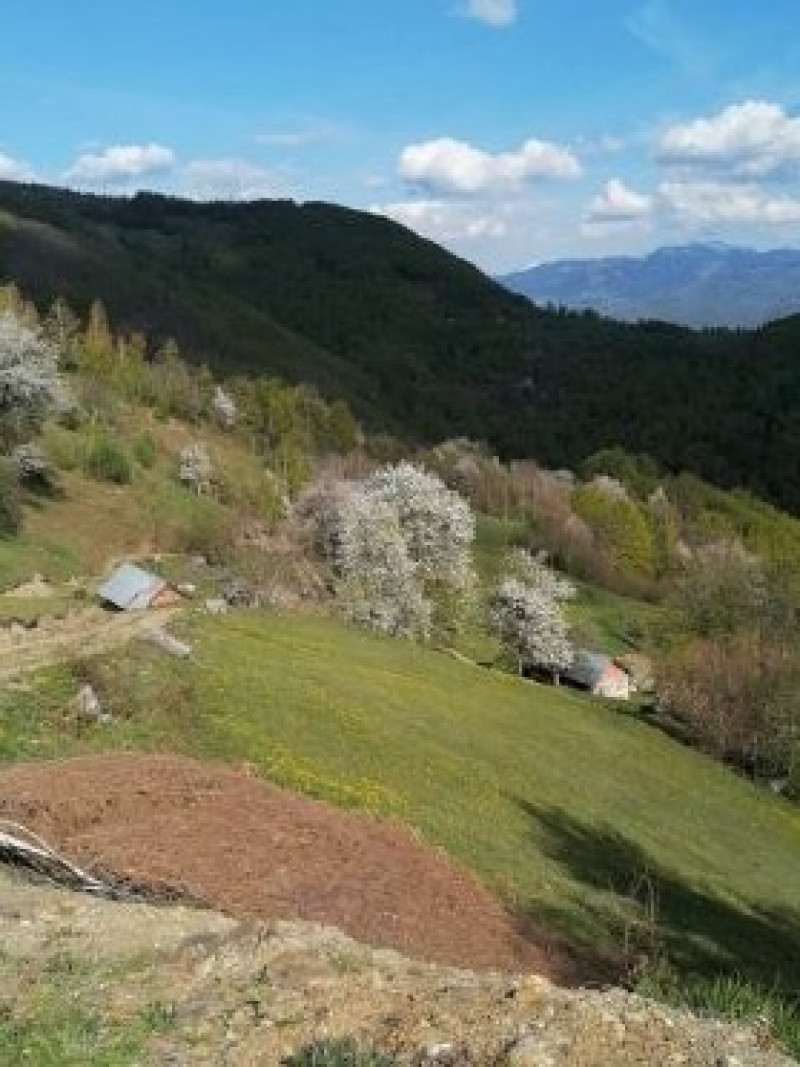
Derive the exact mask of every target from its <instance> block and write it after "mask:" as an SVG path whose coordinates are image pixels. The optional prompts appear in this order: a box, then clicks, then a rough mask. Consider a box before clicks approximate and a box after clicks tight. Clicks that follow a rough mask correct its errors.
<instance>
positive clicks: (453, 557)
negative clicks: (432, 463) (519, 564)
mask: <svg viewBox="0 0 800 1067" xmlns="http://www.w3.org/2000/svg"><path fill="white" fill-rule="evenodd" d="M364 491H365V492H366V493H367V494H368V495H370V496H372V497H374V498H375V499H377V500H382V501H384V502H385V503H386V504H388V505H389V506H390V507H391V508H392V509H393V510H394V511H395V512H396V514H397V517H398V520H399V523H400V529H401V531H402V534H403V539H404V541H405V543H406V548H407V549H408V554H409V556H410V557H411V559H412V560H413V561H414V562H415V563H416V564H417V565H418V567H419V575H420V578H421V579H422V581H424V582H443V583H445V584H446V585H449V586H452V587H455V588H460V589H466V588H467V587H468V586H469V585H470V583H471V581H472V543H473V541H474V540H475V517H474V515H473V514H472V509H471V508H470V506H469V504H468V503H467V501H466V500H464V498H463V497H462V496H460V495H459V494H458V493H456V492H454V491H453V490H452V489H448V488H447V486H446V485H445V484H444V482H443V481H442V480H441V478H439V477H437V475H435V474H429V473H428V472H427V471H424V470H421V469H420V468H419V467H415V466H414V465H413V464H412V463H406V462H403V463H398V464H397V465H396V466H389V467H382V468H381V469H380V470H378V471H376V472H375V473H374V474H373V475H371V476H370V477H369V478H367V480H366V481H365V482H364Z"/></svg>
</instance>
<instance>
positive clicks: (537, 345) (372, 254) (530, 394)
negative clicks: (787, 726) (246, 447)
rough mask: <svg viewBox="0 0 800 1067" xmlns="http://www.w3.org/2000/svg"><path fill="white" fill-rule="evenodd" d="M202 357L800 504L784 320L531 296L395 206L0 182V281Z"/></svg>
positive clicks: (406, 421) (377, 415)
mask: <svg viewBox="0 0 800 1067" xmlns="http://www.w3.org/2000/svg"><path fill="white" fill-rule="evenodd" d="M1 277H7V278H13V279H15V280H17V281H18V282H19V283H20V284H21V285H22V286H23V288H24V289H25V290H26V291H28V292H29V293H30V294H32V295H33V296H34V297H35V298H36V299H37V300H38V301H39V302H41V303H46V302H47V301H49V300H50V299H52V298H53V297H54V296H56V295H59V294H60V295H63V296H65V297H66V298H67V299H68V300H69V301H70V302H72V303H73V304H75V305H76V306H77V307H78V308H79V309H80V310H85V309H86V307H87V305H88V303H89V302H90V301H91V299H93V298H95V297H99V298H101V299H103V301H104V302H105V303H106V304H107V305H108V307H109V310H110V311H111V313H112V316H113V318H114V319H115V320H116V322H117V323H118V324H120V325H121V326H126V327H129V328H130V327H138V328H143V327H144V328H147V329H148V331H149V332H151V333H155V334H156V335H162V336H163V335H165V334H168V333H171V334H174V335H175V336H177V337H178V338H179V340H180V341H181V343H182V344H183V346H184V347H185V349H186V351H187V354H188V355H189V356H191V357H192V358H194V359H195V360H201V359H205V360H208V361H209V362H211V363H212V364H213V365H214V366H215V367H216V368H217V369H221V370H223V371H226V372H229V373H234V372H237V371H253V370H256V369H257V370H259V371H260V372H264V373H280V374H283V375H285V376H287V377H289V378H292V379H295V380H304V381H307V382H311V383H314V384H316V385H317V386H318V387H319V388H320V389H322V390H323V391H324V392H326V393H328V394H330V395H338V396H343V397H344V398H345V399H348V400H349V401H351V402H352V403H353V405H354V406H355V408H356V410H357V412H358V413H359V414H360V415H361V416H362V417H364V418H365V419H366V421H367V424H368V426H370V427H371V428H373V429H377V430H387V429H388V430H389V431H391V432H394V433H399V434H402V435H406V436H411V437H414V438H417V439H423V440H435V439H442V438H445V437H449V436H455V435H465V436H469V437H472V438H476V439H482V440H487V441H489V442H490V444H491V445H492V446H493V447H494V448H496V449H498V450H499V451H500V452H502V453H503V454H504V455H506V456H534V457H537V458H538V459H540V460H541V461H542V462H543V463H545V464H550V465H556V466H563V465H576V464H578V463H580V461H581V460H582V459H584V458H585V457H586V456H587V455H590V454H591V453H593V452H595V451H596V450H598V449H600V448H603V447H606V446H609V445H615V444H620V445H622V446H624V447H626V448H628V449H629V450H631V451H634V452H649V453H651V454H652V455H654V456H655V457H656V458H657V459H659V460H660V461H661V462H662V463H663V464H665V465H666V466H667V467H669V468H672V469H689V470H694V471H696V472H698V473H700V474H702V475H704V476H705V477H707V478H708V479H709V480H711V481H713V482H716V483H718V484H721V485H744V486H746V487H748V488H751V489H753V490H755V491H756V492H758V493H759V494H760V495H763V496H767V497H769V498H771V499H773V500H775V501H776V502H778V503H781V504H783V505H784V506H787V507H790V508H791V509H793V510H795V511H798V510H800V486H798V485H797V483H796V478H795V456H796V453H797V441H798V438H800V414H798V413H799V412H800V375H798V374H797V358H796V351H797V347H798V346H797V339H798V336H800V328H798V323H797V322H792V321H791V320H790V321H789V322H788V323H787V324H785V325H784V326H782V327H781V328H780V332H779V335H776V334H775V332H774V331H772V330H770V329H767V330H764V331H760V332H757V333H752V334H727V333H713V334H697V333H692V332H691V331H689V330H685V329H680V328H677V327H669V326H664V325H657V324H651V325H647V326H641V327H635V326H626V325H622V324H619V323H614V322H611V321H605V320H601V319H598V318H597V317H596V316H592V315H572V314H566V313H561V314H559V313H554V312H547V311H542V310H538V309H536V308H534V307H532V306H531V305H530V303H529V302H528V301H527V300H524V299H523V298H521V297H517V296H513V295H511V294H509V293H508V292H506V291H505V290H504V289H503V288H502V287H501V286H499V285H497V284H495V283H494V282H492V281H491V280H489V279H488V278H486V277H485V276H483V275H482V274H481V273H480V272H479V271H478V270H476V269H475V268H474V267H471V266H469V265H468V264H466V263H464V262H463V261H461V260H458V259H456V258H455V257H453V256H451V255H449V254H448V253H447V252H445V251H443V250H442V249H440V248H438V247H437V246H435V245H433V244H432V243H430V242H428V241H424V240H422V239H421V238H419V237H416V236H415V235H413V234H411V233H410V232H409V231H407V230H405V229H403V228H402V227H400V226H398V225H397V224H395V223H392V222H390V221H388V220H386V219H383V218H378V217H375V216H372V215H367V214H363V213H359V212H354V211H350V210H347V209H344V208H338V207H333V206H330V205H324V204H305V205H296V204H293V203H291V202H273V201H260V202H257V203H252V204H196V203H191V202H187V201H180V200H174V199H169V198H164V197H159V196H154V195H150V194H146V195H139V196H136V197H134V198H133V199H130V200H122V199H112V198H104V197H94V196H88V195H81V194H77V193H69V192H65V191H63V190H57V189H48V188H43V187H38V186H23V185H18V184H13V183H0V278H1Z"/></svg>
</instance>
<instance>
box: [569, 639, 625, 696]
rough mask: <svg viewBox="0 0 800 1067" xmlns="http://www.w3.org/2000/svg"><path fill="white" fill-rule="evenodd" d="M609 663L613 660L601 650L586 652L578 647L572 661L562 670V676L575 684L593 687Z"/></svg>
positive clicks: (588, 687)
mask: <svg viewBox="0 0 800 1067" xmlns="http://www.w3.org/2000/svg"><path fill="white" fill-rule="evenodd" d="M611 663H613V660H611V659H610V658H609V657H608V656H604V655H603V654H602V653H601V652H588V651H587V650H586V649H585V648H579V649H577V650H576V652H575V658H574V659H573V661H572V663H571V664H570V665H569V667H567V669H566V670H565V671H562V677H563V678H564V679H566V680H567V681H569V682H573V683H574V684H575V685H585V686H586V687H587V689H594V687H595V686H596V685H597V683H598V682H599V681H600V679H601V678H602V677H603V673H604V672H605V670H606V668H607V667H608V666H609V665H610V664H611Z"/></svg>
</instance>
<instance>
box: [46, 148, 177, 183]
mask: <svg viewBox="0 0 800 1067" xmlns="http://www.w3.org/2000/svg"><path fill="white" fill-rule="evenodd" d="M174 164H175V153H174V152H173V150H172V149H171V148H167V147H165V146H164V145H160V144H145V145H135V144H129V145H112V146H111V147H109V148H106V149H104V150H103V151H102V152H85V153H84V154H83V155H80V156H78V158H77V159H76V160H75V162H74V163H73V164H72V166H71V167H70V168H69V169H68V170H67V171H66V172H65V173H64V179H65V181H67V182H69V183H71V184H75V185H90V186H92V185H122V184H125V183H127V182H130V181H134V180H136V179H137V178H142V177H145V176H146V175H152V174H158V173H163V172H164V171H167V170H169V169H170V168H171V167H173V166H174Z"/></svg>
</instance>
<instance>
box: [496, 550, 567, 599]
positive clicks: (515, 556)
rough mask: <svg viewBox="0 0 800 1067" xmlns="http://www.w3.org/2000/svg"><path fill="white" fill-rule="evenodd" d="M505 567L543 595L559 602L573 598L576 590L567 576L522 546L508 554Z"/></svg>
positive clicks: (512, 574)
mask: <svg viewBox="0 0 800 1067" xmlns="http://www.w3.org/2000/svg"><path fill="white" fill-rule="evenodd" d="M507 569H508V572H509V575H510V576H511V577H514V578H517V579H518V580H519V581H520V582H522V583H523V584H524V585H526V586H528V588H529V589H535V590H537V591H538V592H540V593H542V594H543V595H544V596H546V597H549V598H550V599H551V600H555V601H557V602H559V603H563V602H564V601H566V600H574V599H575V597H576V596H577V595H578V590H577V588H576V587H575V585H574V584H573V583H572V582H571V581H570V580H569V578H565V577H563V575H560V574H558V573H556V571H554V570H553V568H552V567H548V565H547V564H546V563H545V562H544V560H542V559H541V558H537V557H536V556H532V555H531V553H530V552H526V551H525V549H524V548H515V549H513V550H512V552H511V553H510V554H509V556H508V560H507Z"/></svg>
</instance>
